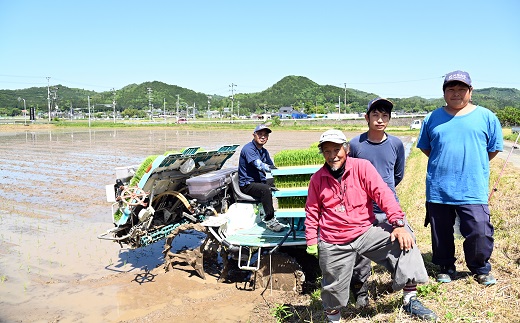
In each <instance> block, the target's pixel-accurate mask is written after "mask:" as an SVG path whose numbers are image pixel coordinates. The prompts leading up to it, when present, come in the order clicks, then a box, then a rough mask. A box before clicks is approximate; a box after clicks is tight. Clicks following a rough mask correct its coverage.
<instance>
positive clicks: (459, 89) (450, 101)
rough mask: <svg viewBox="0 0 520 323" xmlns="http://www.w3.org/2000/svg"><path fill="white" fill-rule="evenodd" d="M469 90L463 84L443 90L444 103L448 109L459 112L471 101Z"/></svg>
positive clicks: (455, 84)
mask: <svg viewBox="0 0 520 323" xmlns="http://www.w3.org/2000/svg"><path fill="white" fill-rule="evenodd" d="M471 92H472V91H471V89H470V88H469V87H468V86H467V85H464V84H461V83H454V84H453V85H448V86H447V87H446V89H445V90H444V101H446V105H447V106H448V108H450V109H455V110H460V109H462V108H464V107H465V106H466V105H468V103H469V101H470V100H471Z"/></svg>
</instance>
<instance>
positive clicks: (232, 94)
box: [229, 83, 237, 119]
mask: <svg viewBox="0 0 520 323" xmlns="http://www.w3.org/2000/svg"><path fill="white" fill-rule="evenodd" d="M235 86H237V85H236V84H233V83H231V85H230V86H229V87H230V88H231V119H233V103H234V101H235Z"/></svg>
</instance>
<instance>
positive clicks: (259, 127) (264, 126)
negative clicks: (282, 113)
mask: <svg viewBox="0 0 520 323" xmlns="http://www.w3.org/2000/svg"><path fill="white" fill-rule="evenodd" d="M260 130H267V133H271V132H273V131H272V130H271V129H269V127H268V126H266V125H265V124H259V125H258V126H256V128H255V132H258V131H260Z"/></svg>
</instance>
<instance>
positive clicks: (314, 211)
mask: <svg viewBox="0 0 520 323" xmlns="http://www.w3.org/2000/svg"><path fill="white" fill-rule="evenodd" d="M318 198H319V192H318V187H317V185H316V184H315V182H314V181H313V180H312V178H311V182H310V183H309V189H308V193H307V201H306V202H305V222H304V224H305V239H306V240H307V245H308V246H311V245H315V244H317V243H318V226H319V214H320V213H319V212H320V203H319V200H318Z"/></svg>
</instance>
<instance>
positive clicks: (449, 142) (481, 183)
mask: <svg viewBox="0 0 520 323" xmlns="http://www.w3.org/2000/svg"><path fill="white" fill-rule="evenodd" d="M442 90H443V92H444V101H446V105H445V106H442V107H440V108H437V109H436V110H434V111H432V112H430V113H429V114H428V115H427V116H426V118H425V119H424V122H423V125H422V127H421V132H420V134H419V139H418V141H417V147H418V148H420V149H421V151H422V152H423V153H424V154H425V155H426V156H428V167H427V171H426V172H427V173H426V222H425V225H428V223H430V224H431V235H432V251H433V257H432V262H433V263H434V264H436V265H438V266H439V267H440V273H439V274H438V275H437V281H439V282H443V283H449V282H450V281H451V280H452V279H454V278H455V277H456V276H457V272H456V266H455V261H456V258H455V242H454V235H453V233H454V230H453V225H454V224H455V219H456V217H457V216H459V219H460V233H461V234H462V236H463V237H464V243H463V246H464V256H465V260H466V265H467V266H468V268H469V270H470V271H471V273H472V274H473V275H474V277H475V279H476V281H477V282H478V283H480V284H482V285H492V284H495V283H496V279H495V278H494V277H493V275H492V274H491V264H490V263H489V258H490V257H491V253H492V252H493V247H494V246H493V244H494V238H493V232H494V228H493V225H492V224H491V221H490V212H489V208H488V194H489V190H488V188H489V161H490V160H491V159H493V158H494V157H495V156H496V155H497V154H498V152H499V151H502V150H503V138H502V127H501V125H500V122H499V120H498V118H497V117H496V116H495V115H494V114H493V113H492V112H491V111H490V110H488V109H486V108H484V107H481V106H478V105H474V104H473V103H472V102H471V94H472V91H473V87H472V85H471V78H470V76H469V74H468V73H467V72H464V71H454V72H451V73H448V74H447V75H446V76H445V78H444V83H443V86H442Z"/></svg>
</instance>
